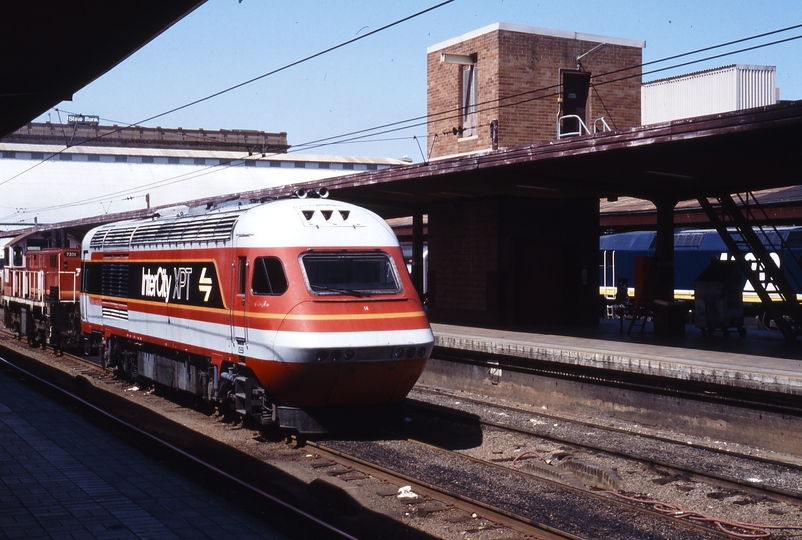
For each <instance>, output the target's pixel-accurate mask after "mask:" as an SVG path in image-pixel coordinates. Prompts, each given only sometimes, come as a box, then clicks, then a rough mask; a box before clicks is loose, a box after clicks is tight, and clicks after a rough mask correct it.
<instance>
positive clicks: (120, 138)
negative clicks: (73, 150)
mask: <svg viewBox="0 0 802 540" xmlns="http://www.w3.org/2000/svg"><path fill="white" fill-rule="evenodd" d="M1 140H2V142H7V143H28V144H56V145H62V146H64V145H67V146H75V145H79V144H87V143H89V144H91V146H114V147H126V148H168V149H187V150H236V151H242V150H247V149H258V150H259V151H260V152H271V153H286V152H287V150H288V149H289V147H290V145H289V144H287V133H286V132H284V131H282V132H279V133H270V132H265V131H258V130H249V129H221V130H207V129H202V128H201V129H184V128H181V127H179V128H162V127H155V128H154V127H142V126H118V125H111V126H104V125H91V124H90V125H82V124H53V123H50V122H31V123H29V124H27V125H25V126H23V127H21V128H20V129H18V130H17V131H15V132H13V133H11V134H9V135H8V136H6V137H4V138H3V139H1Z"/></svg>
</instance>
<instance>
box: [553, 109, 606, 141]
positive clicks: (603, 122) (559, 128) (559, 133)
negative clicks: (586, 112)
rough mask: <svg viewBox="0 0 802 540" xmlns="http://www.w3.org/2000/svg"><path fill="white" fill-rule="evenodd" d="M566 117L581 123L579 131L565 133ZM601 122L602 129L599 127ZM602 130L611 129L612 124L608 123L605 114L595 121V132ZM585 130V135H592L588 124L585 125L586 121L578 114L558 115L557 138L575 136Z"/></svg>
mask: <svg viewBox="0 0 802 540" xmlns="http://www.w3.org/2000/svg"><path fill="white" fill-rule="evenodd" d="M566 118H570V119H573V120H576V121H577V122H578V124H579V130H578V131H569V132H566V133H563V131H562V121H563V120H565V119H566ZM599 122H601V129H599ZM600 131H611V129H610V126H609V125H608V124H607V121H606V120H605V119H604V117H603V116H600V117H599V118H597V119H596V120H594V121H593V133H599V132H600ZM583 132H584V134H585V135H590V129H588V126H586V125H585V122H584V121H583V120H582V118H581V117H579V116H578V115H576V114H566V115H565V116H557V138H558V139H562V138H563V137H573V136H576V135H582V134H583Z"/></svg>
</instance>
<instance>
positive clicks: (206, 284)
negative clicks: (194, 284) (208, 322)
mask: <svg viewBox="0 0 802 540" xmlns="http://www.w3.org/2000/svg"><path fill="white" fill-rule="evenodd" d="M198 283H199V285H198V290H199V291H200V292H202V293H206V296H204V297H203V301H204V302H208V301H209V295H210V294H212V278H210V277H206V267H205V266H204V267H203V270H201V275H200V279H199V280H198Z"/></svg>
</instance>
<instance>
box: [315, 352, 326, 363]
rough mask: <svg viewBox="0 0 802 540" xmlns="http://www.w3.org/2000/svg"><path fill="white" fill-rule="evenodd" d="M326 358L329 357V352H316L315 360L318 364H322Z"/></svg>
mask: <svg viewBox="0 0 802 540" xmlns="http://www.w3.org/2000/svg"><path fill="white" fill-rule="evenodd" d="M328 356H329V351H327V350H326V349H320V350H319V351H318V352H317V355H315V360H317V361H318V362H322V361H323V360H325V359H326V358H327V357H328Z"/></svg>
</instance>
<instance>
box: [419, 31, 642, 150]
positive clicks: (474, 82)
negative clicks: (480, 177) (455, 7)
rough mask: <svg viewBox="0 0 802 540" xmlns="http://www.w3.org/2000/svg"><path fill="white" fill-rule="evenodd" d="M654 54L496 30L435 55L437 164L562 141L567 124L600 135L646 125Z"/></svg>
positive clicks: (625, 45) (431, 80)
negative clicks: (647, 70) (646, 63)
mask: <svg viewBox="0 0 802 540" xmlns="http://www.w3.org/2000/svg"><path fill="white" fill-rule="evenodd" d="M644 46H645V43H644V42H643V41H634V40H627V39H620V38H610V37H602V36H594V35H589V34H578V33H576V32H564V31H559V30H546V29H542V28H532V27H528V26H520V25H513V24H503V23H496V24H493V25H490V26H486V27H484V28H480V29H479V30H476V31H474V32H470V33H468V34H465V35H463V36H460V37H457V38H454V39H451V40H448V41H445V42H442V43H439V44H437V45H433V46H432V47H429V49H428V51H427V76H428V79H427V80H428V84H427V103H428V114H429V118H430V120H431V123H430V124H429V127H428V137H429V152H430V155H429V159H437V158H440V157H445V156H454V155H461V154H465V153H471V152H477V151H482V150H488V149H491V148H493V147H494V146H498V147H501V148H504V147H510V146H517V145H522V144H529V143H533V142H540V141H546V140H551V139H556V138H558V133H557V129H558V128H557V125H558V123H557V121H558V117H560V116H565V115H571V116H578V117H579V118H581V119H582V122H583V123H584V125H585V126H587V128H588V130H589V131H590V132H593V131H594V125H595V126H596V128H597V129H599V130H601V129H603V126H604V124H603V123H602V122H601V121H600V120H598V119H600V118H604V122H606V124H607V126H609V128H611V129H621V128H625V127H629V126H636V125H640V114H641V109H640V91H641V90H640V89H641V67H640V65H641V62H642V60H641V58H642V49H643V47H644ZM494 121H495V122H494ZM493 126H497V131H495V129H496V128H495V127H493ZM579 130H580V127H579V125H578V123H577V122H576V119H575V118H569V119H566V120H563V122H562V132H563V133H565V132H578V131H579ZM494 131H495V133H496V134H497V138H496V140H495V144H494ZM583 133H584V129H583Z"/></svg>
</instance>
